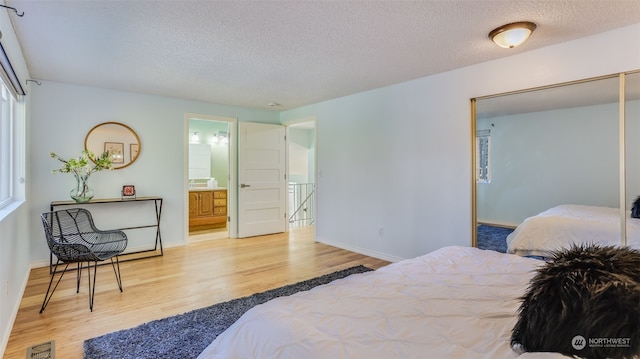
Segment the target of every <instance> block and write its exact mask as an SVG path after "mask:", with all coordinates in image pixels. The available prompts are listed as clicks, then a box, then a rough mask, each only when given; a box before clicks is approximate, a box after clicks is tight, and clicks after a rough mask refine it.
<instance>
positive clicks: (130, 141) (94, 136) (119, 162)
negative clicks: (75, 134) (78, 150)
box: [84, 122, 141, 170]
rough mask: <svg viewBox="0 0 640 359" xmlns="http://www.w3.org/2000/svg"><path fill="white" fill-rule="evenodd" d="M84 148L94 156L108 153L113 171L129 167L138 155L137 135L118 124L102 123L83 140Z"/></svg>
mask: <svg viewBox="0 0 640 359" xmlns="http://www.w3.org/2000/svg"><path fill="white" fill-rule="evenodd" d="M84 148H85V149H86V150H88V151H91V152H93V153H94V154H96V155H99V154H102V153H104V152H109V157H110V159H111V163H112V164H113V169H116V170H117V169H121V168H125V167H127V166H129V165H130V164H132V163H133V162H135V160H136V159H138V156H139V155H140V150H141V145H140V138H139V137H138V134H137V133H136V132H135V131H134V130H132V129H131V127H129V126H127V125H125V124H122V123H119V122H104V123H101V124H99V125H96V126H95V127H93V128H92V129H91V130H90V131H89V133H87V137H85V139H84Z"/></svg>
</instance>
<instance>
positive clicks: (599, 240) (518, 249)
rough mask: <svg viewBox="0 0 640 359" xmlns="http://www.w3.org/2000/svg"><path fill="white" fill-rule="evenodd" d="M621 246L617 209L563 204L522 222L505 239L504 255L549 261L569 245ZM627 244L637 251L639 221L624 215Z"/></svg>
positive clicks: (639, 234) (638, 246)
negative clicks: (512, 254) (542, 257)
mask: <svg viewBox="0 0 640 359" xmlns="http://www.w3.org/2000/svg"><path fill="white" fill-rule="evenodd" d="M584 243H586V244H591V243H593V244H602V245H620V244H621V243H620V210H619V209H618V208H607V207H595V206H584V205H572V204H565V205H560V206H557V207H553V208H550V209H548V210H546V211H544V212H542V213H540V214H538V215H535V216H533V217H529V218H527V219H525V220H524V222H522V223H521V224H520V225H519V226H518V227H517V228H516V229H515V231H513V232H512V233H511V234H509V236H508V237H507V252H508V253H514V254H518V255H525V256H526V255H536V256H545V257H549V256H550V255H551V252H552V251H555V250H559V249H562V248H567V247H569V246H571V245H572V244H584ZM627 244H628V245H629V246H631V247H635V248H640V219H636V218H629V214H628V213H627Z"/></svg>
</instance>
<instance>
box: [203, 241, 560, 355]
mask: <svg viewBox="0 0 640 359" xmlns="http://www.w3.org/2000/svg"><path fill="white" fill-rule="evenodd" d="M542 263H543V262H542V261H540V260H536V259H532V258H524V257H520V256H515V255H509V254H503V253H498V252H494V251H488V250H480V249H477V248H470V247H445V248H442V249H439V250H436V251H434V252H432V253H430V254H427V255H425V256H421V257H417V258H414V259H408V260H404V261H400V262H397V263H393V264H390V265H388V266H386V267H383V268H380V269H378V270H376V271H372V272H367V273H362V274H356V275H352V276H349V277H347V278H344V279H340V280H337V281H334V282H331V283H329V284H327V285H323V286H319V287H316V288H314V289H312V290H310V291H306V292H300V293H297V294H294V295H292V296H288V297H281V298H277V299H274V300H271V301H269V302H267V303H265V304H262V305H259V306H256V307H254V308H252V309H251V310H249V311H247V312H246V313H245V314H244V315H243V316H242V317H241V318H240V319H239V320H238V321H237V322H236V323H234V324H233V325H232V326H231V327H229V328H228V329H227V330H226V331H225V332H223V333H222V334H220V336H218V337H217V338H216V339H215V340H214V341H213V342H212V343H211V344H210V345H209V346H208V347H207V348H206V349H205V350H204V351H203V352H202V353H201V354H200V356H199V358H200V359H205V358H305V359H309V358H332V359H333V358H452V359H463V358H469V359H481V358H492V359H494V358H521V359H525V358H527V359H536V358H540V359H542V358H566V357H565V356H562V355H560V354H557V353H519V352H518V351H517V350H514V349H512V348H511V346H510V336H511V329H512V328H513V326H514V324H515V322H516V320H517V310H518V307H519V304H520V302H519V299H518V298H519V297H521V296H522V295H523V294H524V292H525V290H526V287H527V285H528V282H529V280H530V278H531V277H532V276H533V274H534V270H535V269H536V268H537V267H538V266H539V265H541V264H542Z"/></svg>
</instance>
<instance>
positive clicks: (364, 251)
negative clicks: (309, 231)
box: [316, 238, 405, 262]
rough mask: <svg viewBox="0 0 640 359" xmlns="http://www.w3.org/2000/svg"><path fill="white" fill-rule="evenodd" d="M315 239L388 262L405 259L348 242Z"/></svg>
mask: <svg viewBox="0 0 640 359" xmlns="http://www.w3.org/2000/svg"><path fill="white" fill-rule="evenodd" d="M316 241H318V242H320V243H324V244H326V245H329V246H333V247H338V248H342V249H346V250H348V251H351V252H355V253H360V254H363V255H365V256H369V257H374V258H378V259H382V260H385V261H388V262H399V261H401V260H403V259H405V258H400V257H395V256H390V255H388V254H386V253H380V252H376V251H372V250H369V249H365V248H360V247H356V246H352V245H348V244H344V243H340V242H334V241H327V240H322V239H318V238H316Z"/></svg>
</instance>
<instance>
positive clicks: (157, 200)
mask: <svg viewBox="0 0 640 359" xmlns="http://www.w3.org/2000/svg"><path fill="white" fill-rule="evenodd" d="M144 201H153V203H154V205H155V223H151V224H143V225H139V226H134V227H124V228H115V229H119V230H123V231H125V230H135V229H141V228H154V227H155V228H156V231H155V232H156V238H155V245H154V247H153V249H151V248H149V249H145V250H140V251H135V252H128V253H123V254H122V255H120V257H124V258H122V259H120V261H128V260H135V259H142V258H151V257H158V256H162V255H163V254H164V252H163V250H162V235H161V234H160V217H161V215H162V197H155V196H151V197H137V198H131V199H122V198H98V199H92V200H91V201H89V202H86V203H77V202H75V201H53V202H51V204H50V210H51V211H52V212H53V211H54V210H55V208H56V207H61V206H76V207H78V206H85V205H107V204H116V203H123V204H126V203H136V202H138V203H139V202H144ZM158 249H159V250H160V252H158ZM151 252H152V253H151ZM137 253H147V254H148V255H145V256H135V258H132V257H129V258H127V256H130V255H132V254H137ZM52 267H53V255H52V254H51V253H49V272H51V270H52Z"/></svg>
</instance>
